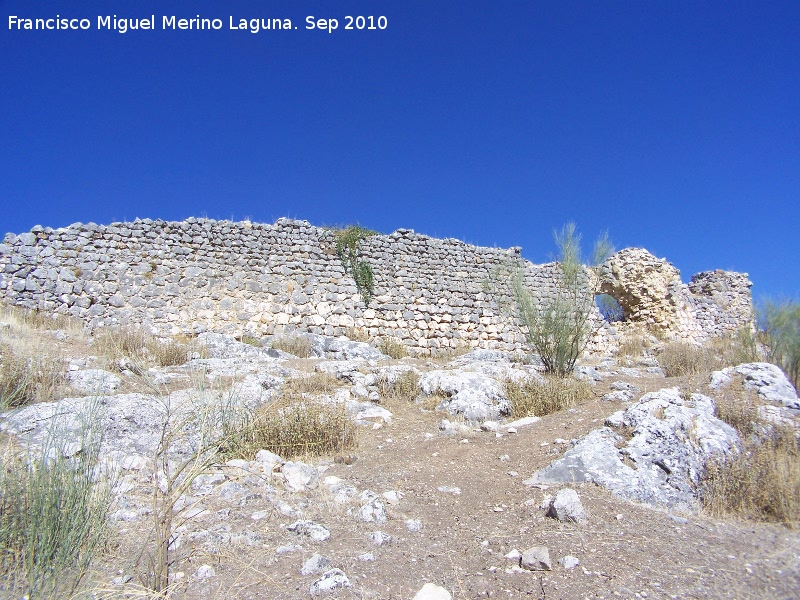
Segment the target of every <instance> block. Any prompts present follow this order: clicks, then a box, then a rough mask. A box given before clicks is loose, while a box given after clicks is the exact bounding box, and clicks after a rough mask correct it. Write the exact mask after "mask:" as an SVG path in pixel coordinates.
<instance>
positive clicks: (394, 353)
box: [378, 337, 408, 359]
mask: <svg viewBox="0 0 800 600" xmlns="http://www.w3.org/2000/svg"><path fill="white" fill-rule="evenodd" d="M378 350H380V351H381V352H383V353H384V354H385V355H386V356H389V357H391V358H394V359H400V358H405V357H406V356H408V349H407V348H406V346H405V344H403V343H402V342H399V341H397V340H396V339H394V338H390V337H385V338H381V340H380V341H379V342H378Z"/></svg>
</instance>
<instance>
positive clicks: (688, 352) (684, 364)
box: [658, 342, 716, 377]
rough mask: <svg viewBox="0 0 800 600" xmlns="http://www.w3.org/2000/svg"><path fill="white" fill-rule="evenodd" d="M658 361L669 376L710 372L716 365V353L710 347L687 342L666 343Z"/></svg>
mask: <svg viewBox="0 0 800 600" xmlns="http://www.w3.org/2000/svg"><path fill="white" fill-rule="evenodd" d="M658 362H659V364H660V365H661V368H662V369H664V373H665V374H666V376H667V377H681V376H683V375H697V374H699V373H710V372H711V371H713V370H714V368H715V366H716V362H715V360H714V354H713V353H712V352H711V351H710V350H709V349H708V348H706V347H705V346H696V345H694V344H689V343H686V342H670V343H668V344H666V345H665V346H664V350H663V351H662V352H661V354H660V355H659V356H658Z"/></svg>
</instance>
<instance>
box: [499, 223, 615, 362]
mask: <svg viewBox="0 0 800 600" xmlns="http://www.w3.org/2000/svg"><path fill="white" fill-rule="evenodd" d="M554 237H555V241H556V246H557V247H558V250H559V260H558V269H559V273H558V274H559V278H558V281H557V283H556V285H555V289H554V290H553V294H552V295H551V296H546V297H542V298H540V297H537V296H534V295H533V294H532V293H531V292H530V290H528V288H527V287H526V285H525V281H524V272H523V270H522V269H518V270H517V273H516V275H515V276H514V277H513V278H512V281H511V287H512V293H513V297H514V301H515V307H516V313H517V315H518V317H519V319H520V320H521V322H522V324H523V326H524V329H523V333H524V334H525V337H526V339H527V341H528V344H529V345H530V346H531V347H532V348H533V349H534V350H535V351H536V352H537V354H538V355H539V357H540V358H541V360H542V364H543V365H544V368H545V371H546V372H547V373H554V374H556V375H559V376H561V377H563V376H565V375H567V374H568V373H571V372H572V369H573V368H574V367H575V362H576V361H577V360H578V357H579V356H580V355H581V353H582V352H583V351H584V349H585V348H586V344H587V343H588V340H589V335H590V333H591V331H592V323H591V321H590V316H591V314H592V312H593V310H594V309H595V295H596V293H597V291H598V289H597V288H598V285H599V281H600V278H599V276H598V273H597V266H598V265H599V264H600V263H601V262H603V261H604V260H605V259H606V258H608V256H609V255H610V254H611V252H612V251H613V248H612V246H611V242H610V241H609V239H608V237H607V236H606V235H605V234H604V235H603V236H601V237H600V238H599V239H598V240H597V242H596V243H595V250H594V258H593V260H592V265H593V266H592V267H587V266H584V265H583V264H582V263H581V236H580V234H578V232H577V231H576V228H575V224H574V223H568V224H567V225H565V226H564V227H563V228H562V229H561V231H560V232H556V233H555V234H554Z"/></svg>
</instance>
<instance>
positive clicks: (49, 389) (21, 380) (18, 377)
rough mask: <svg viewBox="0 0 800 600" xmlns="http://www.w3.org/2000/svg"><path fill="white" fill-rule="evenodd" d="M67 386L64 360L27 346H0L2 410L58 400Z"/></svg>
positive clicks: (0, 405) (0, 397)
mask: <svg viewBox="0 0 800 600" xmlns="http://www.w3.org/2000/svg"><path fill="white" fill-rule="evenodd" d="M66 387H67V379H66V365H65V363H64V361H63V360H60V359H57V358H54V357H52V356H50V355H49V354H47V353H44V352H37V351H36V349H34V348H27V349H26V347H25V346H24V345H19V346H18V347H17V348H16V349H15V348H12V346H11V345H9V344H3V345H1V346H0V409H2V410H5V409H6V408H14V407H18V406H24V405H26V404H31V403H34V402H51V401H54V400H58V398H59V395H60V392H62V391H64V390H65V389H66Z"/></svg>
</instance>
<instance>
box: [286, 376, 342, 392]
mask: <svg viewBox="0 0 800 600" xmlns="http://www.w3.org/2000/svg"><path fill="white" fill-rule="evenodd" d="M340 385H341V382H340V381H339V380H338V379H336V377H334V376H333V375H331V374H329V373H323V372H320V371H315V372H314V373H309V374H308V375H303V376H301V377H295V378H293V379H290V380H289V381H287V382H286V383H284V384H283V387H282V388H281V392H282V393H284V394H290V395H300V394H330V393H332V392H333V391H335V390H336V388H338V387H339V386H340Z"/></svg>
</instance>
